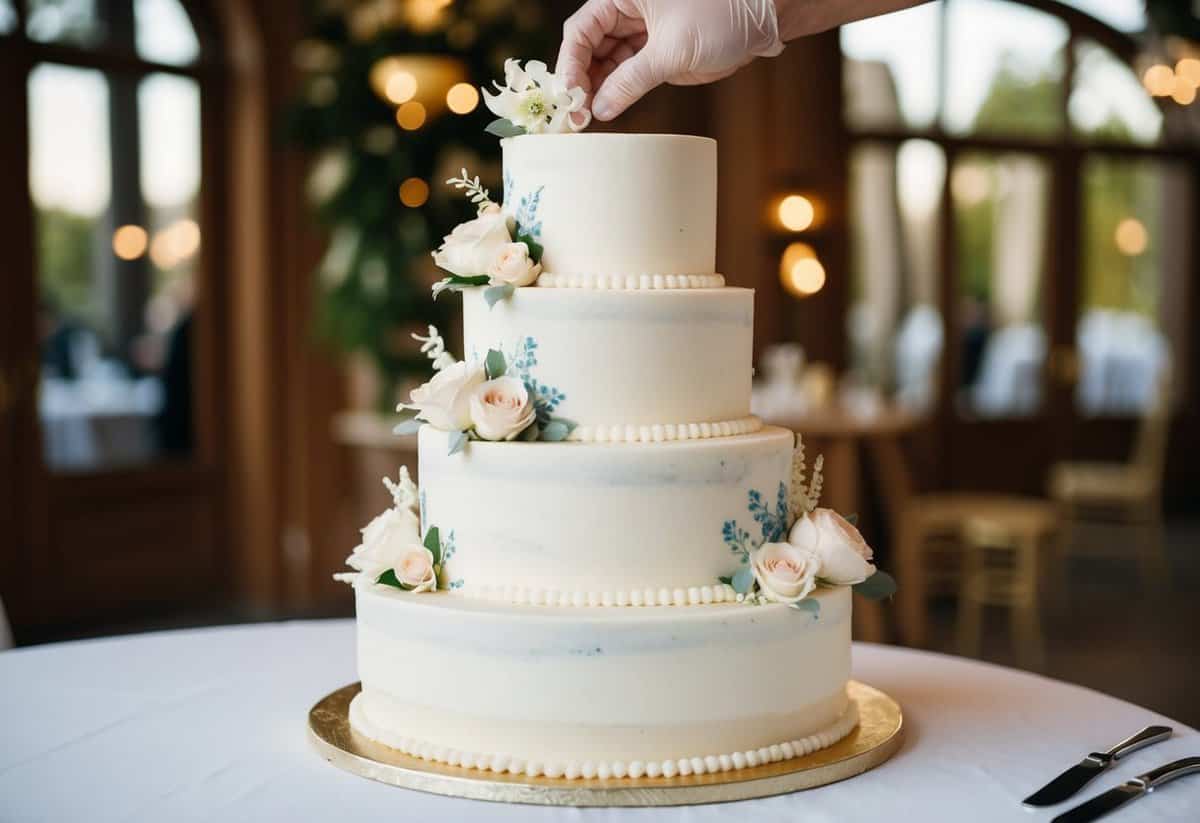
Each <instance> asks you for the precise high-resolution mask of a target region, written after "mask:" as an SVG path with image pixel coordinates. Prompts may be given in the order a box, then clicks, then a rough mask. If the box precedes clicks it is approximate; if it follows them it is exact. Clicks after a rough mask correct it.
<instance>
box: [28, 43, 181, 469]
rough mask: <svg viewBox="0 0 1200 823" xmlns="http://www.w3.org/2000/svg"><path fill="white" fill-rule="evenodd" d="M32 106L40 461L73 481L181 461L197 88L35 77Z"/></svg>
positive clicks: (172, 81) (58, 73) (52, 71)
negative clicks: (76, 474)
mask: <svg viewBox="0 0 1200 823" xmlns="http://www.w3.org/2000/svg"><path fill="white" fill-rule="evenodd" d="M29 100H30V103H29V105H30V177H31V189H32V191H31V195H32V199H33V202H34V206H35V210H36V220H37V223H36V226H37V232H38V277H39V286H40V291H41V310H40V320H41V335H42V338H41V339H42V385H41V394H40V398H39V400H40V403H39V410H40V415H41V422H42V434H43V446H44V449H45V455H46V462H47V464H48V465H49V466H50V467H51V468H54V469H59V470H75V471H78V470H89V469H98V468H111V467H114V466H121V465H130V464H137V463H141V462H145V461H147V460H150V459H153V458H155V457H157V456H162V455H168V456H175V455H185V454H187V453H188V452H189V451H190V449H191V442H192V425H191V408H192V400H191V377H190V373H191V359H192V356H191V345H190V341H191V307H192V301H193V296H192V295H193V283H192V279H193V266H194V262H195V259H196V255H197V253H198V250H199V244H200V228H199V226H198V225H197V223H196V220H195V206H196V193H197V188H198V184H199V116H198V114H197V109H198V105H199V97H198V93H197V90H196V87H195V84H194V82H193V81H191V80H188V79H184V78H174V77H162V76H158V75H151V76H150V77H147V78H145V79H144V80H138V79H137V78H132V77H127V76H123V75H119V76H118V75H114V76H112V77H108V78H106V77H105V76H104V75H103V74H101V73H100V72H97V71H92V70H84V69H77V68H68V67H63V66H50V65H42V66H38V67H37V68H35V69H34V71H33V72H31V74H30V79H29ZM168 157H169V158H170V159H171V162H167V161H166V158H168Z"/></svg>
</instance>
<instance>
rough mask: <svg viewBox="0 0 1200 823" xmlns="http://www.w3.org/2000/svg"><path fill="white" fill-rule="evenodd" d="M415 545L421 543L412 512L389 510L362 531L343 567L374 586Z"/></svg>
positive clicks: (418, 526)
mask: <svg viewBox="0 0 1200 823" xmlns="http://www.w3.org/2000/svg"><path fill="white" fill-rule="evenodd" d="M414 542H415V543H420V542H421V528H420V524H419V523H418V522H417V516H416V515H415V514H414V513H413V512H412V510H411V509H401V508H391V509H388V510H387V511H385V512H384V513H383V514H381V515H379V516H378V517H376V518H375V519H374V520H372V521H371V522H370V523H368V524H367V526H366V528H364V529H363V530H362V542H361V543H359V544H358V546H356V547H355V549H354V553H353V554H351V555H350V556H349V557H347V558H346V565H348V566H349V567H350V568H352V569H355V570H356V571H359V572H362V574H363V575H364V576H366V577H367V578H368V579H369V580H370V581H371V582H372V583H374V582H375V581H376V580H378V579H379V575H381V574H383V573H384V572H385V571H387V570H388V569H390V568H392V567H393V566H394V565H395V564H396V562H397V560H399V558H400V557H401V555H402V554H403V552H404V550H405V548H406V547H408V546H410V545H411V544H412V543H414Z"/></svg>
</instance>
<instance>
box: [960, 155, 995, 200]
mask: <svg viewBox="0 0 1200 823" xmlns="http://www.w3.org/2000/svg"><path fill="white" fill-rule="evenodd" d="M950 189H951V191H953V192H954V199H955V200H957V201H958V202H959V204H960V205H963V206H977V205H979V204H980V203H982V202H983V201H984V200H986V199H987V198H988V197H989V196H991V193H992V176H991V175H990V174H989V173H988V170H987V167H985V166H980V165H975V164H966V165H962V166H956V167H955V169H954V174H953V176H951V178H950Z"/></svg>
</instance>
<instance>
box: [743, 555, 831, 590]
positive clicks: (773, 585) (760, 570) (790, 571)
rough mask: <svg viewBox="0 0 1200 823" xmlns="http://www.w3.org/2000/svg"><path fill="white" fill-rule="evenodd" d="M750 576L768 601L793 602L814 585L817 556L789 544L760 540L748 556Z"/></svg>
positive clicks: (817, 564) (818, 562)
mask: <svg viewBox="0 0 1200 823" xmlns="http://www.w3.org/2000/svg"><path fill="white" fill-rule="evenodd" d="M750 564H751V568H752V569H753V571H754V579H755V580H757V581H758V588H759V589H760V590H761V591H762V593H763V595H764V596H765V597H766V598H767V599H768V600H773V601H775V602H776V603H796V602H798V601H800V600H803V599H804V598H806V597H808V595H809V594H810V593H811V592H812V590H813V587H815V586H816V585H817V570H818V569H819V568H820V565H821V561H820V559H819V558H818V557H817V556H816V555H815V554H814V553H813V552H811V551H808V550H807V549H801V548H798V547H796V546H793V545H792V544H790V543H763V544H762V545H761V546H759V547H758V548H757V549H755V550H754V553H753V554H752V555H751V556H750Z"/></svg>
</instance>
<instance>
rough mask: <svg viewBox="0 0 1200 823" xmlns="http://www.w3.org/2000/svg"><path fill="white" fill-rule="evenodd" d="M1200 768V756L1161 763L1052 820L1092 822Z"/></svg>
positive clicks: (1076, 822)
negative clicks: (1161, 764)
mask: <svg viewBox="0 0 1200 823" xmlns="http://www.w3.org/2000/svg"><path fill="white" fill-rule="evenodd" d="M1197 772H1200V757H1185V758H1183V759H1182V760H1176V761H1175V762H1174V763H1168V764H1167V765H1165V766H1159V767H1158V768H1157V769H1155V770H1154V771H1150V772H1146V773H1145V774H1143V775H1139V776H1138V777H1135V778H1133V780H1129V781H1126V782H1125V783H1122V784H1121V785H1120V786H1117V787H1116V788H1115V789H1109V790H1108V791H1106V792H1105V793H1104V794H1098V795H1096V796H1095V797H1093V798H1092V799H1091V800H1089V801H1087V802H1086V803H1081V804H1080V805H1078V806H1076V807H1075V808H1073V809H1071V810H1070V811H1066V812H1063V813H1062V814H1060V815H1059V816H1058V817H1056V818H1054V820H1053V821H1052V823H1090V821H1092V820H1095V819H1096V818H1098V817H1102V816H1104V815H1106V814H1108V813H1109V812H1111V811H1112V810H1113V809H1117V808H1120V807H1121V806H1124V805H1125V804H1126V803H1128V802H1129V801H1130V800H1136V799H1137V798H1139V797H1141V796H1142V795H1144V794H1149V793H1150V792H1152V791H1154V790H1155V789H1157V788H1158V787H1159V786H1161V785H1162V784H1164V783H1166V782H1167V781H1168V780H1174V779H1175V778H1177V777H1183V776H1184V775H1185V774H1196V773H1197Z"/></svg>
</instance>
